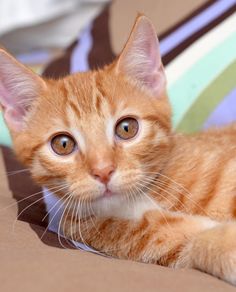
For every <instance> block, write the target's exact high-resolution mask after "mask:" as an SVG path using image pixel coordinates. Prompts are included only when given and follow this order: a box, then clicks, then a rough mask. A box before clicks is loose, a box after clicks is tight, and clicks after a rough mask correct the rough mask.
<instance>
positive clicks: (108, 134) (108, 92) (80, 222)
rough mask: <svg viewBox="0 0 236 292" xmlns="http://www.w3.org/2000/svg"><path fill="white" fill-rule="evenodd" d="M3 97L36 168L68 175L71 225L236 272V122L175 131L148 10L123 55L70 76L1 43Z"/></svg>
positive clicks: (99, 243) (140, 257)
mask: <svg viewBox="0 0 236 292" xmlns="http://www.w3.org/2000/svg"><path fill="white" fill-rule="evenodd" d="M180 70H181V68H180ZM0 102H1V104H2V108H3V112H4V118H5V121H6V123H7V125H8V127H9V129H10V131H11V135H12V139H13V142H14V148H15V151H16V153H17V155H18V157H19V159H20V160H21V161H22V162H23V163H24V164H25V165H27V166H28V167H29V168H30V169H31V172H32V176H33V178H34V179H35V180H36V181H37V182H38V183H39V184H41V185H43V186H48V185H50V184H52V183H58V185H60V184H62V183H64V184H65V186H66V187H65V188H64V190H61V191H60V192H57V193H56V195H57V196H58V197H60V198H63V200H64V202H65V208H66V209H67V211H66V212H64V214H65V216H64V218H63V222H62V224H61V229H62V230H61V232H63V233H64V234H65V235H66V236H67V237H69V238H71V239H73V240H76V241H84V242H85V243H87V244H89V245H90V246H92V247H94V248H95V249H97V250H99V251H101V252H103V253H105V254H108V255H112V256H115V257H119V258H123V259H132V260H136V261H141V262H146V263H156V264H160V265H165V266H169V267H175V268H186V267H189V268H196V269H200V270H202V271H205V272H207V273H210V274H212V275H215V276H217V277H219V278H221V279H224V280H226V281H228V282H230V283H232V284H236V223H235V222H234V218H235V216H236V178H235V177H236V159H235V157H236V125H231V126H229V127H227V128H223V129H214V130H209V131H206V132H204V133H200V134H197V135H193V136H185V135H177V134H174V133H173V132H172V130H171V110H170V105H169V102H168V98H167V96H166V80H165V74H164V70H163V65H162V63H161V57H160V52H159V48H158V41H157V38H156V33H155V30H154V27H153V26H152V24H151V23H150V21H149V20H148V19H147V18H146V17H145V16H140V17H138V19H137V21H136V23H135V25H134V28H133V30H132V33H131V35H130V37H129V40H128V42H127V44H126V45H125V47H124V49H123V51H122V53H121V55H120V56H119V57H118V58H117V60H115V61H114V63H112V64H111V65H109V66H107V67H105V68H103V69H101V70H97V71H92V72H87V73H78V74H74V75H71V76H68V77H66V78H63V79H60V80H44V79H42V78H40V77H39V76H37V75H35V74H34V73H32V72H31V71H30V70H28V69H27V68H25V67H24V66H23V65H21V64H19V63H18V62H17V61H16V60H15V59H13V58H12V57H11V56H10V55H9V54H7V53H6V52H4V51H3V50H1V51H0Z"/></svg>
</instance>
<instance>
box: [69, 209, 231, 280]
mask: <svg viewBox="0 0 236 292" xmlns="http://www.w3.org/2000/svg"><path fill="white" fill-rule="evenodd" d="M65 231H66V235H67V236H68V237H71V235H72V234H73V239H76V240H77V241H83V242H85V243H86V244H88V245H90V246H92V247H93V248H95V249H97V250H98V251H100V252H103V253H105V254H107V255H111V256H114V257H118V258H123V259H131V260H135V261H140V262H146V263H156V264H160V265H164V266H169V267H175V268H196V269H199V270H201V271H204V272H207V273H209V274H212V275H214V276H216V277H219V278H221V279H223V280H226V281H228V282H230V283H232V284H235V285H236V240H235V239H236V224H235V223H226V224H221V223H218V222H215V221H212V220H210V219H208V218H206V217H201V216H191V215H185V214H181V213H173V212H166V211H160V210H154V211H148V212H146V213H145V214H144V215H143V216H142V218H141V219H140V220H126V219H119V218H103V219H102V218H95V217H93V218H87V219H86V220H85V219H83V220H81V222H77V223H74V224H73V226H72V224H71V219H70V218H69V219H68V220H67V222H66V223H65Z"/></svg>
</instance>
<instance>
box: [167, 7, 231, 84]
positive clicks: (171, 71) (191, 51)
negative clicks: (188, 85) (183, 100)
mask: <svg viewBox="0 0 236 292" xmlns="http://www.w3.org/2000/svg"><path fill="white" fill-rule="evenodd" d="M234 32H236V13H234V14H233V15H232V16H231V17H229V18H228V19H227V20H225V21H224V22H223V23H222V24H220V25H218V26H217V27H216V28H215V29H213V30H211V31H210V32H208V33H207V34H205V35H204V36H203V37H202V38H200V39H199V40H197V41H196V42H195V43H194V44H193V45H192V46H190V47H189V48H188V49H186V50H185V51H184V52H183V53H182V54H180V55H179V56H178V57H176V58H175V59H174V60H173V61H172V62H171V63H170V64H168V65H167V66H166V76H167V81H168V87H170V86H171V85H172V84H173V83H174V82H175V81H176V80H178V79H179V78H180V77H181V76H183V75H184V74H185V73H186V71H187V70H189V69H190V68H191V67H192V66H193V65H194V64H195V63H197V62H199V60H200V59H201V58H202V57H203V56H205V55H206V54H207V53H209V52H210V51H211V50H212V49H213V48H214V47H216V46H217V45H218V44H220V43H223V42H224V40H225V39H227V38H228V37H229V36H230V35H231V34H233V33H234Z"/></svg>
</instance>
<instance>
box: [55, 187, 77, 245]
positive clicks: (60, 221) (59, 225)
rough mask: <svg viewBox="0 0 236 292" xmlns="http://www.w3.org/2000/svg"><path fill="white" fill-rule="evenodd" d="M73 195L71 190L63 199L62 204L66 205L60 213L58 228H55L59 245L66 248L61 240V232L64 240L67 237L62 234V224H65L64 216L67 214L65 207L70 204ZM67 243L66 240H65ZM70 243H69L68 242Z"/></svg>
mask: <svg viewBox="0 0 236 292" xmlns="http://www.w3.org/2000/svg"><path fill="white" fill-rule="evenodd" d="M73 195H74V193H73V192H72V193H71V194H70V195H69V196H68V198H67V199H66V200H65V202H64V204H65V203H66V202H67V203H66V206H65V208H64V210H63V212H62V215H61V218H60V220H59V224H58V229H57V238H58V242H59V243H60V245H61V247H62V248H65V249H66V247H65V246H64V244H63V243H62V242H61V232H62V233H63V238H65V240H66V241H67V239H66V237H65V235H64V224H65V222H66V218H67V216H68V212H69V211H68V210H69V209H68V210H67V208H68V207H69V206H70V204H71V200H72V199H73ZM65 212H67V215H66V217H65ZM62 220H63V221H64V222H63V229H62V228H61V223H62ZM67 243H68V241H67ZM70 244H71V243H70Z"/></svg>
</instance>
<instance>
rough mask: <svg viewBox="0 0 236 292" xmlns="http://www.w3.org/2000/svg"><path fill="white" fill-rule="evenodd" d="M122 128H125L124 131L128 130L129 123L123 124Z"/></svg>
mask: <svg viewBox="0 0 236 292" xmlns="http://www.w3.org/2000/svg"><path fill="white" fill-rule="evenodd" d="M124 130H125V132H129V125H128V124H125V125H124Z"/></svg>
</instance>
